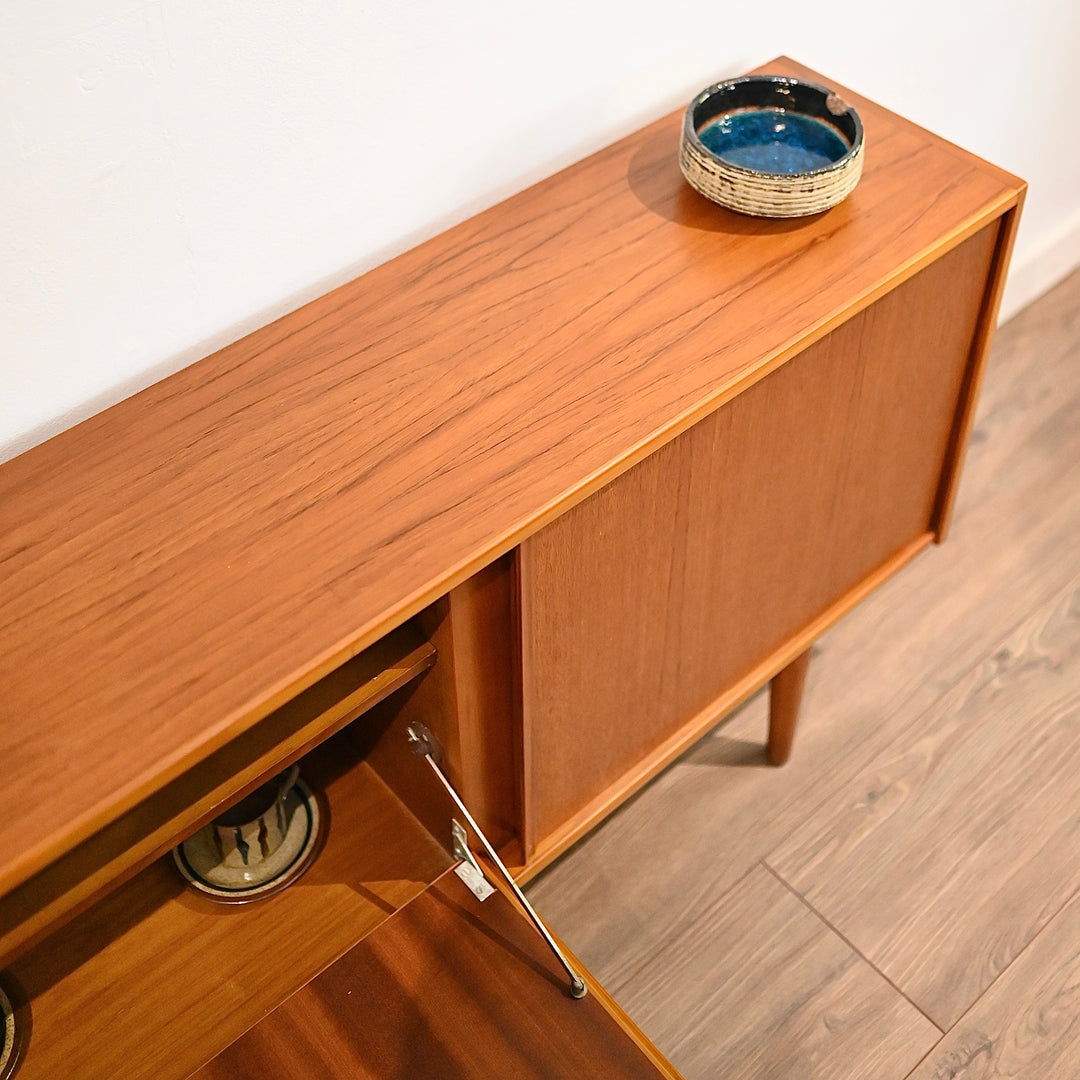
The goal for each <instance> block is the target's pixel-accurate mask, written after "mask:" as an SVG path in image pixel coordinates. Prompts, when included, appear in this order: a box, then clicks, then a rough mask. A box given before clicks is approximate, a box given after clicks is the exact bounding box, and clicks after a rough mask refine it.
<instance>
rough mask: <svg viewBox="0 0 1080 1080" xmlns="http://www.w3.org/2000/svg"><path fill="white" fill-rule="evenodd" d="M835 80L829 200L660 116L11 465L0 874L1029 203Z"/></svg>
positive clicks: (0, 606)
mask: <svg viewBox="0 0 1080 1080" xmlns="http://www.w3.org/2000/svg"><path fill="white" fill-rule="evenodd" d="M769 67H770V69H772V70H778V71H788V72H792V73H803V69H801V68H799V67H798V65H795V64H792V63H791V62H789V61H777V62H776V63H774V64H771V65H769ZM810 74H812V73H810ZM843 93H844V94H845V96H847V97H848V98H849V99H850V100H851V101H852V102H853V103H854V104H855V105H856V106H857V107H858V109H859V111H860V114H861V116H862V118H863V122H864V126H865V129H866V133H867V140H868V147H869V150H868V155H867V166H866V170H865V172H864V175H863V179H862V181H861V183H860V185H859V187H858V188H857V189H856V191H855V193H854V194H853V195H852V196H851V198H850V199H849V200H847V201H846V202H845V203H843V204H841V205H840V206H839V207H837V208H835V209H834V210H832V211H830V212H829V213H827V214H824V215H820V216H818V217H816V218H811V219H807V220H805V221H801V222H797V223H794V224H792V223H789V222H774V221H754V220H749V219H747V218H743V217H739V216H738V215H735V214H731V213H728V212H726V211H724V210H722V209H721V208H719V207H716V206H714V205H711V204H709V203H707V202H705V201H704V200H702V199H700V198H699V197H698V196H697V195H696V194H695V193H693V192H692V191H690V190H689V189H688V188H687V187H686V185H685V184H684V182H683V180H682V178H681V176H680V174H679V171H678V167H677V163H676V147H677V142H678V130H679V117H678V116H677V115H673V116H669V117H666V118H664V119H662V120H659V121H657V122H656V123H655V124H653V125H651V126H649V127H647V128H645V129H644V130H643V131H642V132H639V133H638V134H636V135H633V136H630V137H628V138H627V139H624V140H622V141H621V142H618V143H616V144H614V145H613V146H611V147H608V148H607V149H605V150H602V151H600V152H599V153H597V154H595V155H593V156H592V157H590V158H588V159H587V160H585V161H583V162H581V163H579V164H577V165H575V166H573V167H571V168H570V169H567V170H566V171H564V172H562V173H560V174H559V175H557V176H555V177H552V178H551V179H550V180H547V181H545V182H543V183H541V184H539V185H537V186H536V187H534V188H531V189H530V190H528V191H526V192H524V193H522V194H521V195H518V196H515V197H514V198H512V199H510V200H508V201H507V202H505V203H503V204H501V205H500V206H497V207H495V208H493V209H492V210H490V211H487V212H485V213H483V214H480V215H478V216H477V217H475V218H473V219H471V220H469V221H467V222H464V223H462V224H461V225H459V226H457V227H455V228H453V229H451V230H449V231H448V232H446V233H444V234H443V235H441V236H439V237H437V238H435V239H434V240H432V241H430V242H428V243H426V244H424V245H422V246H421V247H419V248H417V249H415V250H413V251H410V252H407V253H406V254H404V255H402V256H400V257H399V258H397V259H395V260H393V261H392V262H390V263H388V264H386V265H384V266H382V267H379V268H378V269H376V270H374V271H372V272H371V273H369V274H366V275H365V276H363V277H362V278H360V279H358V280H357V281H355V282H352V283H349V284H347V285H345V286H342V287H341V288H339V289H337V290H335V291H334V292H332V293H330V294H328V295H327V296H325V297H322V298H321V299H319V300H317V301H315V302H313V303H312V304H309V305H307V306H306V307H304V308H302V309H300V310H299V311H297V312H294V313H293V314H291V315H288V316H286V317H285V318H283V319H281V320H279V321H277V322H275V323H274V324H272V325H270V326H268V327H266V328H264V329H262V330H260V331H258V332H256V333H254V334H252V335H250V336H248V337H246V338H244V339H243V340H242V341H239V342H237V343H235V344H234V345H231V346H229V347H227V348H226V349H223V350H222V351H220V352H219V353H216V354H215V355H213V356H211V357H209V358H207V359H206V360H203V361H201V362H200V363H198V364H195V365H193V366H192V367H190V368H188V369H186V370H184V371H182V372H180V373H178V374H176V375H174V376H172V377H170V378H169V379H166V380H164V381H163V382H161V383H159V384H157V385H156V386H153V387H151V388H149V389H148V390H146V391H144V392H143V393H141V394H138V395H136V396H135V397H133V398H131V399H129V400H128V401H126V402H123V403H122V404H120V405H118V406H116V407H115V408H113V409H110V410H107V411H106V412H104V413H102V414H100V415H99V416H96V417H94V418H92V419H90V420H88V421H86V422H85V423H83V424H80V425H79V426H78V427H76V428H74V429H72V430H70V431H68V432H65V433H64V434H62V435H60V436H58V437H57V438H55V439H53V440H51V441H49V442H48V443H45V444H43V445H42V446H40V447H37V448H35V449H34V450H31V451H29V452H28V453H26V454H24V455H22V456H21V457H19V458H17V459H15V460H14V461H12V462H9V463H7V464H6V465H4V466H3V467H2V468H0V521H2V528H3V536H2V538H0V567H2V574H3V577H2V579H0V635H2V637H3V648H2V650H0V682H2V684H3V686H4V689H5V692H4V706H3V708H4V714H3V722H2V727H0V738H2V753H3V758H4V767H5V783H4V784H3V786H2V789H0V816H2V818H3V820H4V822H5V831H4V837H3V840H2V844H0V891H7V890H8V889H10V888H12V887H13V886H14V885H16V884H18V883H19V882H21V881H23V880H25V879H26V878H27V877H28V876H30V875H31V874H33V873H34V872H35V871H37V870H39V869H40V868H41V867H42V866H44V865H45V864H47V863H48V862H50V861H52V860H54V859H56V858H57V857H58V856H59V855H61V854H62V853H63V852H65V851H67V850H70V849H71V848H72V847H73V846H74V845H76V844H77V843H79V842H80V841H81V840H83V839H84V838H86V837H87V836H88V835H90V834H91V833H93V832H94V831H96V830H98V829H100V828H101V827H102V826H103V825H104V824H106V823H107V822H108V821H110V820H113V819H115V818H116V817H118V816H119V815H121V814H122V813H123V812H124V811H126V810H127V809H129V808H130V807H131V806H133V805H134V804H135V803H136V802H138V801H139V800H140V799H142V798H145V797H146V796H147V795H148V794H149V793H151V792H152V791H153V790H155V789H157V788H158V787H160V786H163V785H164V784H166V783H168V782H169V781H170V780H171V779H173V778H174V777H176V776H177V775H178V774H180V773H181V772H183V771H184V770H185V769H186V768H188V767H189V766H190V765H191V764H192V763H194V762H196V761H198V760H201V759H202V758H204V757H206V756H207V755H209V754H210V753H212V752H213V751H214V750H215V749H216V748H218V747H219V746H221V745H223V744H224V743H225V742H227V741H228V740H229V739H230V738H233V737H234V736H236V735H237V734H238V733H239V732H241V731H243V730H245V729H247V728H248V727H250V726H251V725H252V724H254V723H256V722H257V721H258V720H259V719H260V718H261V717H263V716H265V715H267V714H268V713H269V712H270V711H272V710H273V709H274V708H276V707H277V706H279V705H280V704H282V703H283V702H284V701H285V700H287V699H288V698H290V697H291V696H293V695H295V694H296V693H297V692H298V691H300V690H302V689H303V688H304V687H306V686H308V685H310V684H311V683H312V682H314V681H315V680H317V679H318V678H320V677H321V676H322V675H324V674H326V673H327V672H328V671H330V670H331V669H333V668H334V667H336V666H337V665H339V664H340V663H342V662H343V661H345V660H347V659H348V658H349V657H351V656H353V655H354V654H356V653H357V652H358V651H360V650H361V649H363V648H365V647H366V646H367V645H369V644H370V643H372V642H373V641H375V640H376V639H377V638H379V637H380V636H382V635H384V634H385V633H386V632H387V631H389V630H390V629H392V628H393V627H395V626H396V625H398V624H399V623H400V622H401V621H403V620H404V619H405V618H406V617H408V616H409V615H411V614H414V613H416V612H417V611H419V610H420V609H421V608H422V607H424V606H425V605H427V604H429V603H431V602H432V601H433V600H435V599H436V598H437V597H439V596H440V595H443V594H445V593H446V592H448V591H449V590H450V589H451V588H452V587H453V586H455V585H456V584H458V583H460V582H461V581H463V580H464V579H465V578H466V577H468V576H469V575H470V574H471V573H473V572H475V571H476V570H478V569H480V568H482V567H483V566H485V565H487V564H489V563H490V562H491V561H492V560H493V559H494V558H496V557H497V556H499V555H500V554H502V553H504V552H506V551H508V550H509V549H510V548H511V547H512V546H513V545H515V544H516V543H517V542H518V541H519V540H521V539H522V538H523V537H525V536H527V535H529V534H531V533H532V532H534V531H535V530H536V529H537V528H539V527H541V526H542V525H543V524H545V523H546V522H548V521H550V520H551V519H552V518H553V517H554V516H555V515H557V514H558V513H560V512H561V511H563V510H565V509H566V508H567V507H569V506H571V505H573V504H575V503H576V502H578V501H580V500H581V499H583V498H584V497H586V496H587V495H589V494H590V493H591V492H593V491H595V490H596V489H597V488H599V487H600V486H601V485H602V484H603V483H604V482H606V481H608V480H610V479H611V478H613V477H614V476H616V475H618V474H619V473H621V472H623V471H625V470H626V469H627V468H629V467H630V466H632V465H633V464H634V463H635V462H637V461H639V460H641V459H642V458H643V457H645V456H646V455H647V454H649V453H651V452H652V451H653V450H655V449H657V448H658V447H660V446H662V445H663V444H665V443H666V442H668V441H669V440H670V439H672V438H673V437H675V436H676V435H678V434H679V433H680V432H682V431H684V430H686V429H687V428H688V427H689V426H690V425H691V424H692V423H694V422H695V421H697V420H699V419H701V418H702V417H704V416H706V415H708V414H709V413H710V412H712V411H713V410H714V409H716V408H717V407H718V406H719V405H720V404H722V403H723V402H724V401H726V400H728V399H730V398H732V397H733V396H734V395H736V394H738V393H739V392H740V391H742V390H744V389H745V388H747V387H748V386H750V385H751V384H752V383H754V382H755V381H756V380H758V379H760V378H762V377H763V376H765V375H766V374H767V373H768V372H769V371H770V370H772V369H774V368H776V367H777V366H778V365H780V364H781V363H783V362H784V361H785V360H787V359H788V358H790V357H791V356H793V355H794V354H796V353H798V352H799V351H800V350H802V349H804V348H805V347H806V346H807V345H809V344H811V343H812V342H814V341H815V340H817V339H819V338H821V337H822V336H823V335H825V334H826V333H828V332H829V331H830V330H831V329H833V328H834V327H836V326H838V325H839V324H840V323H841V322H843V321H844V320H846V319H848V318H849V317H850V316H851V315H853V314H854V313H856V312H858V311H859V310H861V309H862V308H864V307H866V306H867V305H869V304H870V303H872V302H873V301H874V300H875V299H876V298H878V297H880V296H881V295H883V294H884V293H885V292H887V291H888V290H889V289H891V288H893V287H894V286H895V285H897V284H899V283H900V282H902V281H904V280H905V279H906V278H908V277H909V276H910V275H912V274H914V273H915V272H917V271H918V270H919V269H920V268H922V267H923V266H925V265H927V264H928V263H930V262H931V261H932V260H933V259H935V258H936V257H938V256H939V255H941V254H942V253H944V252H945V251H948V250H949V249H951V248H953V247H955V246H956V245H959V244H961V243H962V242H963V241H964V240H966V239H968V238H969V237H971V236H972V235H974V234H975V233H976V232H978V231H979V230H981V229H983V228H984V227H985V226H986V225H987V224H989V223H990V222H991V221H993V220H994V219H996V218H998V217H999V216H1000V215H1001V214H1002V213H1004V212H1006V211H1007V210H1008V209H1009V208H1010V207H1013V206H1016V205H1017V203H1018V200H1019V199H1020V198H1021V196H1022V189H1023V185H1022V184H1021V182H1019V181H1018V180H1016V179H1015V178H1014V177H1012V176H1009V175H1008V174H1006V173H1004V172H1002V171H1000V170H998V169H995V168H993V167H991V166H989V165H987V164H985V163H984V162H981V161H979V160H978V159H976V158H974V157H973V156H971V155H969V154H967V153H965V152H963V151H961V150H959V149H957V148H956V147H953V146H951V145H949V144H947V143H945V142H943V141H942V140H940V139H938V138H936V137H934V136H931V135H930V134H928V133H927V132H925V131H923V130H921V129H919V128H918V127H916V126H914V125H912V124H910V123H908V122H906V121H904V120H901V119H900V118H898V117H896V116H894V115H893V114H891V113H889V112H888V111H886V110H885V109H882V108H880V107H879V106H877V105H874V104H873V103H871V102H869V101H867V100H865V99H864V98H861V97H860V96H859V95H856V94H853V93H850V92H848V91H846V90H843Z"/></svg>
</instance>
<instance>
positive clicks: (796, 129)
mask: <svg viewBox="0 0 1080 1080" xmlns="http://www.w3.org/2000/svg"><path fill="white" fill-rule="evenodd" d="M862 163H863V128H862V122H861V121H860V120H859V117H858V114H857V113H856V112H855V110H854V109H853V108H852V107H851V106H850V105H848V104H847V103H846V102H845V101H843V100H842V99H841V98H840V97H839V96H838V95H836V94H835V93H833V91H831V90H829V89H827V88H826V87H824V86H817V85H816V84H815V83H810V82H805V81H803V80H802V79H792V78H789V77H787V76H784V75H747V76H745V77H744V78H741V79H729V80H728V81H726V82H721V83H717V84H716V85H715V86H710V87H707V88H706V89H705V90H702V91H701V93H700V94H698V96H697V97H696V98H694V100H693V101H691V102H690V104H689V106H687V109H686V116H685V118H684V120H683V133H682V152H681V154H680V157H679V164H680V166H681V167H682V171H683V175H684V176H685V177H686V179H687V181H688V182H689V183H690V185H691V187H693V188H695V189H696V190H697V191H700V192H701V194H702V195H704V196H705V197H706V198H709V199H712V200H713V202H717V203H720V204H721V205H722V206H727V207H729V208H730V209H732V210H738V211H740V212H741V213H743V214H752V215H754V216H756V217H801V216H803V215H805V214H818V213H820V212H821V211H822V210H828V209H829V207H830V206H835V205H836V204H837V203H838V202H840V201H841V200H842V199H845V198H846V197H847V196H848V195H850V194H851V191H852V189H853V188H854V187H855V185H856V184H857V183H858V182H859V176H860V175H861V173H862Z"/></svg>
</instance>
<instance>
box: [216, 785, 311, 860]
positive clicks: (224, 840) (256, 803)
mask: <svg viewBox="0 0 1080 1080" xmlns="http://www.w3.org/2000/svg"><path fill="white" fill-rule="evenodd" d="M299 775H300V768H299V766H297V765H294V766H293V767H292V768H291V769H289V770H287V771H286V772H284V773H282V774H281V775H280V776H276V777H274V779H273V780H270V781H268V782H267V783H265V784H263V785H262V786H261V787H258V788H256V789H255V790H254V791H253V792H252V793H251V794H250V795H247V796H245V797H244V798H243V799H241V800H240V802H238V803H237V804H236V805H235V806H232V807H230V808H229V809H228V810H226V811H225V813H224V814H222V815H221V816H220V817H217V818H215V819H214V821H213V823H212V827H213V830H214V844H215V847H216V848H217V851H218V853H219V855H220V856H221V863H222V865H223V866H226V867H229V868H231V869H236V870H239V869H243V868H245V867H246V868H248V869H251V868H253V867H257V866H258V865H259V863H261V862H264V861H265V860H266V859H269V858H270V856H271V855H273V854H274V852H275V851H277V850H278V848H280V847H281V844H282V841H283V840H284V839H285V834H286V832H287V831H288V828H289V821H288V817H287V815H286V799H285V797H286V796H287V795H288V793H289V790H290V788H292V786H293V785H294V784H295V783H296V780H297V777H298V776H299Z"/></svg>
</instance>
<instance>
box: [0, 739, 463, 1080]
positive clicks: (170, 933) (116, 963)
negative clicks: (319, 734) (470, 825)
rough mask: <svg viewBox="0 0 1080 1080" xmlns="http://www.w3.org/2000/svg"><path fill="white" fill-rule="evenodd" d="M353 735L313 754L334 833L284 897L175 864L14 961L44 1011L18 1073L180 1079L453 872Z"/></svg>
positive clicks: (154, 868)
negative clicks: (200, 888)
mask: <svg viewBox="0 0 1080 1080" xmlns="http://www.w3.org/2000/svg"><path fill="white" fill-rule="evenodd" d="M348 735H349V733H347V732H346V733H343V734H342V735H340V736H338V737H337V738H336V739H334V740H332V741H331V742H330V743H329V744H327V745H326V746H324V747H322V748H320V749H319V750H317V751H316V752H315V753H313V754H311V755H309V756H308V757H307V758H305V759H304V763H303V767H302V771H303V775H304V777H305V779H306V780H307V781H308V783H309V785H310V786H311V787H312V789H313V790H315V791H323V792H325V803H324V806H325V807H326V809H328V811H329V818H330V820H329V828H328V830H327V833H326V843H325V847H324V848H323V850H322V851H321V852H320V853H319V854H318V856H317V857H316V859H315V861H314V862H313V864H312V865H311V866H310V867H309V869H308V870H307V871H306V873H305V874H304V875H303V876H302V877H301V878H300V879H299V880H298V881H297V882H295V883H294V884H292V885H290V886H289V887H288V888H287V889H285V890H284V891H282V892H281V893H279V894H277V895H275V896H272V897H269V898H267V899H264V900H259V901H257V902H254V903H251V904H243V905H236V904H221V903H216V902H214V901H213V900H210V899H208V898H206V897H204V896H201V895H199V894H197V893H195V892H193V891H192V890H190V889H189V888H188V887H187V886H186V885H185V884H184V882H183V880H182V879H181V877H180V875H179V873H178V872H177V871H176V869H175V868H174V866H173V865H172V860H171V858H169V857H166V858H163V859H159V860H157V861H156V862H154V863H153V864H151V865H150V866H149V867H147V868H146V869H145V870H143V871H142V873H140V874H139V875H138V876H137V877H135V878H133V879H132V880H131V881H129V882H128V883H127V884H126V885H124V886H123V887H122V888H120V889H119V890H117V891H116V892H114V893H113V894H112V895H111V896H109V897H108V898H106V899H105V900H103V901H101V902H100V903H98V904H97V905H95V906H94V907H93V908H91V909H90V910H89V911H88V912H86V913H85V914H83V915H82V916H80V917H78V918H76V919H75V920H73V921H72V922H70V923H69V924H68V925H67V926H65V927H64V929H63V930H61V931H60V932H59V933H57V934H55V935H53V936H52V937H51V938H50V939H49V940H48V941H47V942H46V943H45V944H44V945H43V946H41V947H39V948H38V949H35V950H31V951H30V952H29V953H28V954H27V955H26V956H24V957H23V958H22V960H21V961H20V962H18V963H17V964H15V965H14V966H13V968H12V969H11V971H12V973H13V974H14V975H15V976H16V978H17V979H18V981H19V983H20V984H21V985H22V988H23V990H24V991H25V992H26V993H27V994H28V995H29V997H30V998H31V1000H32V1005H33V1025H34V1026H33V1052H32V1053H28V1054H27V1056H26V1060H25V1062H24V1064H23V1067H22V1069H21V1071H20V1073H19V1080H56V1078H57V1077H60V1076H71V1077H78V1078H79V1080H115V1078H116V1077H120V1076H131V1077H136V1076H138V1077H154V1078H156V1080H180V1078H182V1077H186V1076H188V1075H189V1074H190V1073H191V1072H192V1071H193V1070H194V1069H197V1068H199V1067H200V1066H201V1065H203V1064H204V1063H205V1062H207V1061H208V1060H210V1059H211V1058H212V1057H213V1056H214V1055H215V1054H216V1053H218V1052H219V1051H220V1050H222V1049H223V1048H224V1047H225V1046H227V1045H228V1044H229V1043H230V1042H231V1041H232V1040H233V1039H235V1038H237V1037H238V1036H239V1035H241V1034H242V1033H243V1032H244V1031H246V1030H247V1029H248V1028H249V1027H251V1026H252V1025H253V1024H255V1023H256V1022H257V1021H258V1020H260V1019H261V1018H262V1017H263V1016H264V1015H265V1014H266V1013H268V1012H269V1011H270V1010H271V1009H273V1008H274V1007H275V1006H276V1005H277V1004H278V1003H279V1002H280V1001H282V1000H283V999H285V998H287V997H288V996H289V995H290V994H292V993H293V992H294V991H295V990H297V989H298V988H299V987H301V986H303V985H304V983H306V982H307V981H308V980H310V979H311V978H312V977H313V976H315V975H317V974H318V973H319V972H320V971H321V970H322V969H323V968H325V967H326V966H327V965H328V964H330V963H332V962H333V961H334V960H336V959H337V958H338V957H339V956H341V955H342V953H344V952H346V951H347V950H349V949H350V948H352V947H353V946H354V945H355V944H356V943H357V942H358V941H360V940H361V939H362V938H363V937H364V936H365V935H367V934H368V933H370V932H371V931H372V930H374V929H375V928H376V927H378V926H379V925H380V924H381V923H383V922H384V921H385V920H386V919H387V918H388V917H389V916H391V915H392V914H393V913H394V912H395V911H396V910H398V909H399V908H400V907H401V906H403V905H404V904H407V903H408V902H409V901H410V900H411V899H413V897H415V896H416V895H418V894H419V893H420V892H421V891H422V890H423V889H424V888H425V886H426V885H427V884H428V883H429V882H431V881H433V880H434V879H435V878H437V877H438V876H439V874H440V873H441V872H443V871H444V870H445V869H446V867H447V866H448V865H450V862H451V860H450V857H449V855H448V854H447V853H446V851H445V850H444V849H443V847H442V846H441V845H440V844H438V843H437V842H436V841H435V840H434V838H433V837H432V836H431V834H430V833H429V832H428V831H427V830H426V829H424V828H423V827H422V826H421V825H420V823H419V822H418V821H417V820H416V818H415V817H413V815H412V814H411V813H410V812H409V811H408V810H407V809H406V808H405V806H404V805H403V804H402V803H401V801H400V800H399V799H398V798H397V796H396V795H394V794H393V793H392V792H391V791H390V789H389V788H388V787H387V786H386V784H385V783H384V782H383V781H382V780H381V779H380V777H379V776H378V775H377V774H376V773H375V772H374V770H373V769H372V768H371V767H370V765H369V764H367V763H366V762H364V761H360V762H357V761H356V751H355V750H353V749H352V746H351V742H350V741H349V739H348ZM418 768H419V766H418ZM103 1017H107V1021H106V1022H105V1023H103V1022H102V1019H103ZM278 1075H281V1074H280V1073H279V1074H278Z"/></svg>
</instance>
